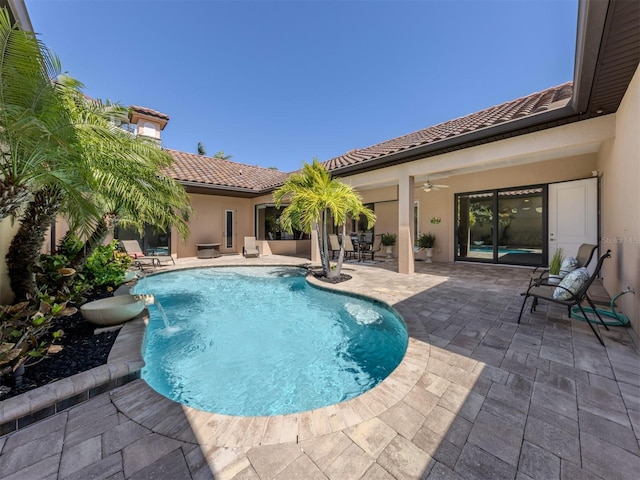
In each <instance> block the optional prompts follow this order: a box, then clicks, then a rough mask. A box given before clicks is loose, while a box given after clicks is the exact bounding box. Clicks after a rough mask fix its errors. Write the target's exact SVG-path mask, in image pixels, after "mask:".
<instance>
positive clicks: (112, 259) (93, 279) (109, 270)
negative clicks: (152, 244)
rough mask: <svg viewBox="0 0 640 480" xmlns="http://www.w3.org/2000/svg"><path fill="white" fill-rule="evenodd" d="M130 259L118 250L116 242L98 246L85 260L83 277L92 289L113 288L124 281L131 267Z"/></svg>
mask: <svg viewBox="0 0 640 480" xmlns="http://www.w3.org/2000/svg"><path fill="white" fill-rule="evenodd" d="M131 262H132V260H131V257H130V256H129V255H127V254H126V253H124V252H121V251H120V250H119V249H118V241H117V240H114V241H113V242H111V243H110V244H108V245H100V246H99V247H97V248H96V249H95V250H94V252H93V253H92V254H91V255H90V256H89V258H87V263H86V264H85V266H84V270H83V272H84V276H85V279H86V281H87V282H88V283H89V285H90V286H91V288H92V289H96V288H97V287H103V286H107V287H115V286H116V285H118V284H120V283H122V281H123V280H124V275H125V272H126V271H127V268H129V266H130V265H131Z"/></svg>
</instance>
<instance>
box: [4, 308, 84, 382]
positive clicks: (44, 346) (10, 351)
mask: <svg viewBox="0 0 640 480" xmlns="http://www.w3.org/2000/svg"><path fill="white" fill-rule="evenodd" d="M76 311H77V309H75V308H72V307H67V304H66V303H61V304H58V303H55V301H54V299H52V298H47V297H46V296H43V297H41V298H31V299H29V300H27V301H25V302H21V303H18V304H16V305H8V306H3V305H0V373H2V374H8V373H10V372H12V371H16V370H17V369H18V367H20V366H21V365H23V364H25V365H26V366H29V365H33V364H35V363H37V362H38V361H40V360H41V359H43V358H44V357H46V355H47V353H48V351H49V347H50V346H51V345H52V344H53V343H54V342H55V341H56V340H58V339H59V338H60V337H62V335H63V332H62V330H57V331H55V332H53V333H50V330H51V328H52V327H53V319H54V318H56V317H64V316H68V315H73V314H74V313H75V312H76Z"/></svg>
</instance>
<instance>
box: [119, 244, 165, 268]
mask: <svg viewBox="0 0 640 480" xmlns="http://www.w3.org/2000/svg"><path fill="white" fill-rule="evenodd" d="M120 247H121V248H122V250H124V251H125V252H126V254H127V255H129V256H130V257H131V258H132V259H133V264H134V265H135V266H137V267H139V268H142V267H143V265H145V264H147V265H148V264H149V263H150V264H151V266H152V267H154V268H155V267H159V266H161V264H162V262H168V261H171V262H172V263H173V264H174V265H175V264H176V262H175V260H174V259H173V257H172V256H171V255H145V254H144V253H143V252H142V247H140V243H139V242H138V241H137V240H120Z"/></svg>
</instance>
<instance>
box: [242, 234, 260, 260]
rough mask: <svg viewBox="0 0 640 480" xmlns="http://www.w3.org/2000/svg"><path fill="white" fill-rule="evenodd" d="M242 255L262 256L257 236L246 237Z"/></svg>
mask: <svg viewBox="0 0 640 480" xmlns="http://www.w3.org/2000/svg"><path fill="white" fill-rule="evenodd" d="M242 255H244V257H245V258H250V257H259V256H260V251H259V250H258V246H257V245H256V237H244V245H243V246H242Z"/></svg>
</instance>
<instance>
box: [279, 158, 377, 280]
mask: <svg viewBox="0 0 640 480" xmlns="http://www.w3.org/2000/svg"><path fill="white" fill-rule="evenodd" d="M273 198H274V201H275V203H276V206H277V207H278V208H279V207H280V206H281V205H282V203H283V202H285V201H288V202H289V205H288V206H287V207H286V208H285V209H284V210H283V212H282V215H281V216H280V224H281V225H282V227H283V228H284V229H286V230H287V231H292V228H296V229H298V230H302V231H304V232H306V233H309V232H311V230H312V229H314V230H315V231H316V233H317V237H318V247H319V248H320V261H321V263H322V270H323V274H324V276H325V277H338V276H340V271H341V269H342V262H343V259H344V238H345V236H346V229H347V221H348V220H349V218H351V217H353V216H358V215H364V216H365V218H366V219H367V224H368V225H367V228H371V227H373V224H374V223H375V214H374V213H373V212H372V211H371V210H370V209H369V208H367V207H365V206H364V205H363V204H362V199H361V198H360V196H359V195H358V193H357V192H356V191H355V190H354V189H353V187H351V186H350V185H347V184H345V183H343V182H341V181H340V180H338V179H334V178H331V175H330V174H329V172H327V170H326V169H325V168H324V167H323V166H322V164H321V163H320V162H318V160H317V159H314V160H313V164H311V165H310V164H308V163H305V164H304V166H303V167H302V170H301V171H300V172H299V173H294V174H292V175H290V176H289V177H288V178H287V180H286V182H285V183H284V184H283V185H282V186H281V187H280V188H278V189H277V190H276V191H275V192H274V193H273ZM330 219H332V220H333V225H335V226H339V225H341V226H342V240H343V241H342V245H341V247H340V255H339V256H338V262H337V264H336V268H335V269H334V270H332V269H331V261H330V260H329V226H330Z"/></svg>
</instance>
